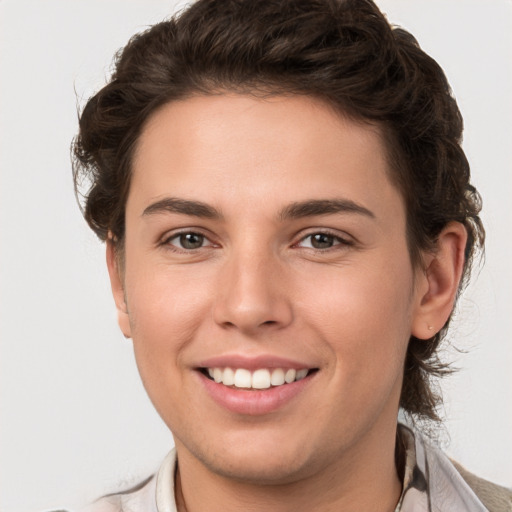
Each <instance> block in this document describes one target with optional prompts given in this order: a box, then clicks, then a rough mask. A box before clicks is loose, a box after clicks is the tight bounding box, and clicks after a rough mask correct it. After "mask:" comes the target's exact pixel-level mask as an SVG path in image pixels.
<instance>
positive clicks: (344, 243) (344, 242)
mask: <svg viewBox="0 0 512 512" xmlns="http://www.w3.org/2000/svg"><path fill="white" fill-rule="evenodd" d="M315 235H323V236H327V237H330V238H332V241H333V245H332V246H331V247H326V248H318V247H307V248H306V249H309V250H313V251H315V252H320V253H325V252H327V251H330V250H336V247H337V246H341V247H350V246H353V245H354V242H353V241H352V240H349V239H347V238H343V237H341V236H339V234H337V233H334V232H332V231H330V230H328V229H320V230H318V231H311V232H310V233H308V234H307V235H305V236H303V237H302V238H301V239H300V240H299V242H297V243H296V244H294V246H298V245H299V244H300V243H302V242H304V241H305V240H307V239H308V238H311V237H313V236H315Z"/></svg>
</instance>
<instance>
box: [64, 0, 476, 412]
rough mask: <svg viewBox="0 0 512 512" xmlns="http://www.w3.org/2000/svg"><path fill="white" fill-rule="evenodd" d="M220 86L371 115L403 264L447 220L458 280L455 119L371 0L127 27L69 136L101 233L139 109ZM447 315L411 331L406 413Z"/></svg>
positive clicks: (294, 0) (465, 177) (460, 177)
mask: <svg viewBox="0 0 512 512" xmlns="http://www.w3.org/2000/svg"><path fill="white" fill-rule="evenodd" d="M225 90H229V91H235V92H242V93H247V94H255V95H262V94H263V95H265V94H302V95H309V96H314V97H317V98H319V99H321V100H323V101H325V102H327V103H329V104H330V105H332V106H334V107H335V108H336V109H337V110H338V111H340V112H342V113H343V114H344V115H348V116H350V117H352V118H354V119H359V120H362V121H369V122H372V123H376V124H378V125H380V126H381V127H382V129H383V130H382V131H383V133H384V136H385V138H386V142H387V146H388V151H389V158H390V163H391V168H392V179H394V181H395V183H396V185H397V186H398V187H399V189H400V190H401V192H402V194H403V196H404V198H405V203H406V209H407V219H408V225H407V230H408V232H407V237H408V244H409V250H410V253H411V259H412V261H413V263H414V264H415V265H418V264H421V263H420V259H419V255H420V252H421V251H422V250H434V248H435V242H436V237H437V236H438V235H439V233H440V231H441V230H442V229H443V227H444V226H446V224H447V223H448V222H450V221H458V222H461V223H462V224H464V225H465V227H466V229H467V232H468V235H469V236H468V242H467V246H466V264H465V268H464V279H463V282H465V281H466V280H467V278H468V276H469V272H470V268H471V261H472V257H473V254H474V252H475V248H476V246H478V245H481V246H482V245H483V241H484V230H483V227H482V224H481V221H480V219H479V217H478V214H479V211H480V207H481V206H480V197H479V195H478V193H477V191H476V190H475V189H474V188H473V187H472V186H471V185H470V184H469V165H468V162H467V160H466V157H465V155H464V152H463V151H462V148H461V145H460V143H461V137H462V117H461V115H460V112H459V110H458V107H457V104H456V102H455V99H454V98H453V96H452V95H451V90H450V87H449V84H448V82H447V80H446V77H445V75H444V73H443V71H442V69H441V68H440V67H439V65H438V64H437V63H436V62H435V61H434V60H433V59H432V58H431V57H429V56H428V55H427V54H426V53H425V52H423V51H422V50H421V48H420V47H419V45H418V43H417V42H416V40H415V39H414V37H413V36H412V35H411V34H409V33H408V32H407V31H405V30H403V29H401V28H397V27H392V26H390V25H389V23H388V22H387V21H386V19H385V17H384V16H383V15H382V13H381V12H380V11H379V10H378V8H377V7H376V6H375V5H374V3H373V2H372V1H371V0H279V1H276V0H222V1H218V0H199V1H197V2H196V3H194V4H193V5H192V6H190V7H189V8H188V9H186V10H185V11H183V12H182V13H181V14H179V15H177V16H175V17H173V18H172V19H170V20H168V21H164V22H162V23H159V24H157V25H154V26H153V27H152V28H150V29H149V30H147V31H146V32H143V33H141V34H138V35H136V36H134V37H133V38H132V39H131V40H130V41H129V43H128V44H127V45H126V47H125V48H124V49H123V50H122V51H121V52H119V53H118V55H117V57H116V61H115V68H114V72H113V75H112V77H111V80H110V82H109V83H108V84H107V85H106V86H105V87H104V88H103V89H101V90H100V91H99V92H98V93H97V94H95V95H94V96H93V97H92V98H90V99H89V101H88V102H87V104H86V106H85V108H84V109H83V112H82V114H81V117H80V131H79V134H78V136H77V137H76V139H75V140H74V145H73V152H74V178H75V187H76V190H77V193H78V191H79V190H81V189H83V188H84V186H85V188H86V189H87V190H86V192H85V194H84V196H83V198H84V202H83V204H84V207H83V212H84V216H85V219H86V220H87V222H88V223H89V225H90V227H91V228H92V229H93V230H94V231H95V232H96V234H97V235H98V237H99V238H100V239H102V240H105V239H106V238H107V236H108V233H109V232H111V233H112V235H113V237H114V240H116V241H117V243H120V244H122V241H123V236H124V214H125V212H124V210H125V203H126V198H127V195H128V191H129V187H130V166H131V160H132V156H133V154H134V150H135V146H136V143H137V140H138V137H139V135H140V133H141V130H142V128H143V126H144V123H145V122H146V120H147V119H148V117H149V116H150V115H151V114H152V113H154V112H155V110H156V109H158V108H159V107H160V106H162V105H164V104H166V103H168V102H170V101H173V100H177V99H182V98H186V97H187V96H190V95H193V94H212V93H218V92H221V91H225ZM448 323H449V321H448V322H447V323H446V325H445V326H444V328H443V329H442V330H441V332H439V333H437V334H436V335H435V336H433V337H432V338H430V339H429V340H418V339H415V338H414V337H412V338H411V340H410V343H409V347H408V352H407V356H406V361H405V368H404V383H403V387H402V395H401V399H400V405H401V406H402V408H403V409H404V410H405V411H406V412H407V413H409V414H410V415H413V416H417V417H419V418H430V419H437V413H436V407H437V405H439V403H440V397H439V396H438V394H437V393H436V392H435V391H434V389H433V387H432V377H435V376H440V375H442V374H443V373H444V372H445V371H446V369H447V367H446V365H444V364H442V363H441V362H440V361H439V359H438V356H437V349H438V346H439V343H440V341H441V339H442V338H443V337H444V335H445V333H446V328H447V326H448Z"/></svg>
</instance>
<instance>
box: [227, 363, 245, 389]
mask: <svg viewBox="0 0 512 512" xmlns="http://www.w3.org/2000/svg"><path fill="white" fill-rule="evenodd" d="M222 382H223V383H224V381H222ZM233 384H234V385H235V387H236V388H250V387H251V372H250V371H249V370H244V369H243V368H238V370H237V371H236V372H235V382H234V383H233Z"/></svg>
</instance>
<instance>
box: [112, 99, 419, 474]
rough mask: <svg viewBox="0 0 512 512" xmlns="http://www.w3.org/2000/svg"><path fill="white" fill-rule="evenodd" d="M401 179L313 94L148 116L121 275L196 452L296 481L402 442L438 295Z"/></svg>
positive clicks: (359, 130) (154, 386) (156, 398)
mask: <svg viewBox="0 0 512 512" xmlns="http://www.w3.org/2000/svg"><path fill="white" fill-rule="evenodd" d="M389 172H390V171H389V168H388V164H387V161H386V157H385V148H384V146H383V142H382V140H381V137H380V134H379V131H378V129H377V128H376V127H372V126H369V125H363V124H358V123H356V122H354V121H351V120H348V119H345V118H343V117H341V116H340V115H338V114H336V113H334V112H333V111H332V110H330V109H329V107H327V106H325V105H324V104H323V103H321V102H320V101H318V100H315V99H311V98H307V97H298V96H295V97H274V98H270V99H265V100H263V99H257V98H252V97H249V96H243V95H235V94H232V95H230V94H225V95H219V96H209V97H204V96H201V97H194V98H191V99H187V100H183V101H181V102H174V103H171V104H169V105H166V106H165V107H163V108H162V109H161V110H159V111H158V112H156V113H155V114H154V115H153V116H152V118H151V119H150V120H149V122H148V124H147V125H146V127H145V129H144V131H143V133H142V135H141V137H140V141H139V145H138V148H137V152H136V155H135V159H134V166H133V180H132V183H131V189H130V193H129V197H128V201H127V205H126V239H125V257H124V268H123V271H122V272H121V274H122V275H121V277H120V278H119V279H118V278H116V276H115V269H112V268H111V274H112V275H113V287H114V293H115V295H116V298H117V302H118V307H119V309H120V325H121V328H122V330H123V331H124V332H125V334H126V335H128V336H131V337H132V338H133V343H134V349H135V355H136V360H137V364H138V368H139V371H140V374H141V376H142V380H143V382H144V385H145V387H146V389H147V392H148V394H149V396H150V398H151V400H152V401H153V403H154V405H155V407H156V409H157V410H158V412H159V413H160V415H161V416H162V418H163V419H164V421H165V422H166V424H167V425H168V426H169V428H170V429H171V430H172V432H173V434H174V436H175V441H176V445H177V447H178V453H179V456H180V457H189V458H193V459H194V460H196V461H199V463H200V464H202V465H203V466H204V467H206V468H208V469H209V470H211V471H214V472H216V473H217V474H221V475H228V476H229V475H236V477H237V478H238V479H242V480H244V479H246V480H248V481H260V482H264V481H273V482H279V481H282V482H286V481H290V480H292V479H293V478H301V477H304V476H306V475H311V474H313V473H314V472H319V471H321V470H322V469H324V468H325V467H327V466H328V465H333V464H336V463H337V462H336V461H340V460H350V459H354V458H357V457H362V456H363V455H364V453H367V452H370V451H372V450H376V449H378V446H379V443H380V444H382V441H381V440H382V439H383V437H385V436H386V435H388V437H389V436H393V435H394V434H393V432H394V428H395V426H396V415H397V410H398V401H399V396H400V389H401V383H402V371H403V362H404V357H405V353H406V347H407V343H408V340H409V337H410V335H411V332H412V331H413V329H414V324H415V322H416V321H417V316H418V310H419V308H420V304H421V296H422V294H423V293H424V292H425V289H424V283H423V280H422V279H423V277H422V276H423V274H422V273H419V272H415V271H414V269H413V268H412V265H411V262H410V258H409V253H408V248H407V242H406V235H405V233H406V216H405V211H404V203H403V200H402V198H401V195H400V193H399V192H398V190H397V189H396V187H395V186H394V185H393V184H392V183H391V181H390V179H389ZM111 267H113V264H111ZM116 279H118V281H116Z"/></svg>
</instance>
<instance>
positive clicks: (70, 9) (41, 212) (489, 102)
mask: <svg viewBox="0 0 512 512" xmlns="http://www.w3.org/2000/svg"><path fill="white" fill-rule="evenodd" d="M378 4H379V5H380V6H381V7H382V9H383V10H384V11H385V12H387V13H388V14H389V18H390V19H391V21H393V22H394V23H399V24H402V25H403V26H405V27H406V28H407V29H409V30H410V31H412V32H413V34H415V36H416V37H417V38H418V40H419V41H420V43H421V44H422V46H423V47H424V48H425V49H426V50H427V52H429V53H431V54H432V55H433V56H434V57H435V58H436V59H437V60H438V61H439V62H440V64H441V65H442V66H443V67H444V69H445V71H446V72H447V75H448V77H449V79H450V82H451V84H452V86H453V88H454V91H455V94H456V97H457V99H458V101H459V104H460V107H461V109H462V112H463V114H464V118H465V122H466V126H467V129H466V132H465V142H464V147H465V149H466V151H467V154H468V156H469V159H470V161H471V163H472V169H473V175H474V182H475V184H476V185H477V186H478V187H479V188H480V190H481V192H482V195H483V197H484V201H485V210H484V212H485V213H484V215H483V217H484V221H485V223H486V227H487V230H488V248H487V261H486V265H485V267H484V269H483V270H482V271H481V272H480V275H479V276H478V279H477V281H476V283H475V284H474V285H473V286H471V287H470V288H469V289H468V290H467V292H466V293H465V295H464V296H463V298H462V300H461V302H460V306H459V308H458V310H457V315H456V320H457V321H456V326H455V328H454V329H453V331H452V335H451V337H452V338H453V339H456V344H457V346H458V347H460V348H462V349H465V350H467V351H468V353H467V354H461V353H458V352H454V351H452V352H451V353H450V354H449V356H450V357H452V358H454V359H455V360H456V363H457V365H458V366H459V367H461V368H462V370H461V371H460V372H459V373H458V374H457V375H455V376H454V377H451V378H450V379H449V380H447V381H446V382H444V383H443V390H444V392H445V397H446V416H447V417H448V419H447V421H446V422H445V428H444V429H443V430H442V431H441V433H440V439H441V441H442V443H443V444H444V446H445V447H446V448H447V450H448V451H449V453H450V454H451V455H453V456H454V457H455V458H457V459H458V460H459V461H461V462H462V463H463V464H465V465H466V466H467V467H469V468H471V470H472V471H474V472H476V473H478V474H480V475H482V476H484V477H486V478H488V479H492V480H495V481H497V482H500V483H502V484H507V485H512V463H511V458H510V455H511V454H512V379H511V376H510V375H511V368H512V321H511V316H512V315H511V314H512V300H511V291H512V272H511V269H510V263H509V261H510V258H511V254H512V237H511V224H512V213H511V208H510V202H511V196H512V194H511V193H512V174H511V172H510V162H511V161H512V158H511V157H512V154H511V145H512V137H511V121H512V118H511V114H512V109H511V98H512V94H511V88H512V76H511V75H512V72H511V65H510V63H511V62H512V35H511V34H512V31H511V27H512V22H511V16H512V3H511V2H510V0H380V1H378ZM174 5H175V4H174V3H173V2H169V1H163V0H145V1H144V2H143V1H142V0H139V1H135V0H122V1H121V0H68V1H65V0H60V1H57V0H46V1H40V0H3V1H2V0H0V59H1V60H0V107H1V108H0V166H1V174H0V179H1V182H0V229H1V237H0V244H1V245H0V300H1V303H0V343H1V346H0V350H1V352H0V466H1V467H0V509H1V510H2V511H11V512H21V511H24V512H27V511H35V510H43V509H44V508H45V507H57V506H67V507H70V508H71V507H77V506H79V505H80V504H83V503H85V502H87V501H89V500H91V499H93V498H95V497H97V496H98V495H100V494H101V493H106V492H110V491H113V490H116V489H118V488H119V487H123V486H126V485H129V484H132V483H135V482H136V481H138V480H140V479H142V478H143V477H144V476H146V475H147V474H149V473H150V472H151V471H153V470H154V469H155V468H156V467H157V465H158V463H159V461H160V460H161V459H162V458H163V456H164V455H165V453H166V452H167V451H168V449H169V448H170V446H171V445H172V438H171V435H170V434H169V432H167V429H166V428H165V426H164V425H163V424H162V422H161V420H160V419H159V418H158V417H157V415H156V413H155V412H154V411H153V408H152V406H151V404H150V403H149V400H148V399H147V397H146V396H145V392H144V390H143V389H142V386H141V384H140V382H139V378H138V375H137V371H136V368H135V364H134V361H133V356H132V351H131V343H130V341H126V340H125V339H124V338H123V337H122V335H121V333H120V332H119V331H118V328H117V325H116V320H115V310H114V306H113V302H112V300H111V297H110V290H109V284H108V279H107V273H106V269H105V265H104V247H103V246H102V245H101V244H100V243H99V242H97V241H96V239H95V238H94V236H93V235H92V233H90V232H89V231H88V228H87V227H86V226H85V223H84V222H83V220H82V218H81V216H80V213H79V211H78V208H77V206H76V204H75V200H74V196H73V192H72V182H71V171H70V163H69V144H70V140H71V138H72V137H73V135H74V134H75V132H76V127H77V116H76V108H77V101H78V103H79V104H83V100H84V99H85V98H87V97H88V96H89V95H90V94H91V93H92V92H93V91H95V90H97V89H98V88H100V87H101V86H102V84H104V81H105V77H106V76H107V75H108V71H109V66H110V62H111V57H112V55H113V53H114V52H115V51H116V50H117V49H118V48H120V47H121V46H123V45H124V44H125V43H126V41H127V39H128V38H129V37H130V36H131V35H132V34H133V33H135V32H136V31H139V30H141V29H144V28H145V27H146V26H147V25H149V24H152V23H154V22H157V21H160V20H161V19H163V18H164V17H166V16H168V15H169V14H170V12H171V11H172V9H173V6H174ZM181 5H183V4H181ZM75 89H76V95H77V96H75ZM205 420H206V419H205Z"/></svg>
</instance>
